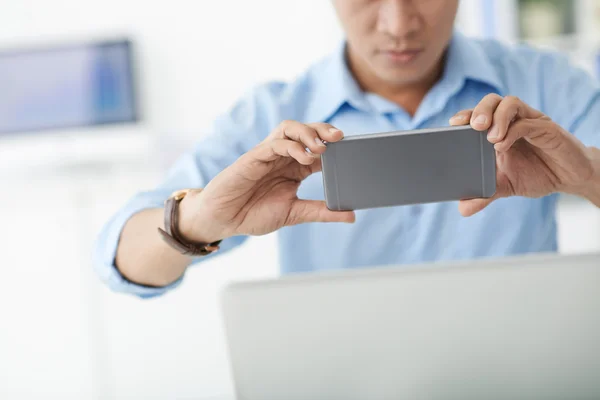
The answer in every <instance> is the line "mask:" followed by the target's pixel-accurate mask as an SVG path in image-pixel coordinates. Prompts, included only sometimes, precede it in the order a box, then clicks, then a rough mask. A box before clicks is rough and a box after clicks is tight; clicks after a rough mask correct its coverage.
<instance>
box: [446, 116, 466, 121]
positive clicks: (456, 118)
mask: <svg viewBox="0 0 600 400" xmlns="http://www.w3.org/2000/svg"><path fill="white" fill-rule="evenodd" d="M464 120H465V116H464V115H455V116H454V117H452V118H450V122H462V121H464Z"/></svg>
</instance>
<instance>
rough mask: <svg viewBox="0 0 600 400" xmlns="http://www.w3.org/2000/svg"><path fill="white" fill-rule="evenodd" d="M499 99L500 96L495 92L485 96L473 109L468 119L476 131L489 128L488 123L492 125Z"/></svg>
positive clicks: (500, 98) (500, 99)
mask: <svg viewBox="0 0 600 400" xmlns="http://www.w3.org/2000/svg"><path fill="white" fill-rule="evenodd" d="M501 101H502V97H501V96H499V95H497V94H495V93H491V94H488V95H487V96H485V97H484V98H483V99H482V100H481V101H480V102H479V104H477V106H476V107H475V108H474V109H473V114H472V115H471V121H470V123H471V126H472V127H473V128H475V129H477V130H478V131H485V130H486V129H489V127H490V125H492V118H493V116H494V112H495V111H496V107H498V104H500V102H501Z"/></svg>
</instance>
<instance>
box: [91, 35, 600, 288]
mask: <svg viewBox="0 0 600 400" xmlns="http://www.w3.org/2000/svg"><path fill="white" fill-rule="evenodd" d="M343 54H344V45H343V44H342V45H340V47H339V48H338V49H337V51H335V52H334V53H333V54H332V55H331V56H330V57H327V58H325V59H324V60H321V61H320V62H318V63H316V64H315V65H313V66H312V67H311V68H309V69H308V70H307V71H306V72H305V73H304V74H303V75H302V76H300V77H299V78H298V79H297V80H296V81H294V82H291V83H283V82H272V83H268V84H263V85H260V86H258V87H256V88H254V90H252V91H251V92H249V93H247V94H246V95H245V96H243V98H241V99H240V100H239V101H238V102H237V103H236V104H235V105H233V107H232V108H231V109H230V110H229V111H228V112H226V113H224V114H223V115H222V116H220V117H219V118H218V119H217V120H216V121H215V123H214V127H213V130H212V131H211V132H210V134H209V135H207V136H206V137H204V138H203V139H202V140H201V141H200V143H198V145H197V146H195V148H193V149H191V150H190V151H189V152H188V153H187V154H185V155H183V156H182V157H181V158H180V159H179V160H178V161H177V162H176V163H175V165H174V166H173V167H172V169H170V171H169V172H168V174H167V176H166V178H165V179H164V181H163V182H162V184H160V185H159V186H158V187H156V188H155V189H154V190H151V191H147V192H142V193H139V194H137V195H136V196H134V197H133V198H132V199H131V200H130V201H129V202H128V203H127V204H125V205H124V207H123V208H122V209H121V210H120V211H118V212H117V213H116V214H115V215H114V217H113V218H112V219H111V220H110V221H108V223H107V224H106V225H105V227H104V228H103V230H102V232H101V233H100V235H99V238H98V240H97V242H96V245H95V251H94V265H95V269H96V271H97V273H98V274H99V275H100V277H101V278H102V279H103V280H104V281H105V282H106V284H107V285H108V286H109V287H110V288H111V289H113V290H115V291H122V292H128V293H132V294H135V295H138V296H140V297H152V296H156V295H160V294H163V293H165V292H166V291H168V290H170V289H172V288H174V287H176V286H177V285H178V284H179V283H180V282H181V279H180V280H179V281H177V282H175V283H174V284H172V285H170V286H168V287H162V288H154V287H145V286H141V285H137V284H134V283H132V282H129V281H128V280H127V279H125V278H124V277H123V276H122V275H121V274H120V273H119V271H118V270H117V269H116V267H115V253H116V248H117V243H118V240H119V235H120V232H121V230H122V228H123V226H124V225H125V223H126V221H127V220H128V219H129V218H130V217H131V216H132V215H133V214H135V213H137V212H139V211H140V210H143V209H147V208H153V207H162V205H163V202H164V200H165V199H166V198H167V197H168V196H169V194H171V192H173V191H175V190H177V189H181V188H189V187H192V188H193V187H204V186H205V185H206V184H207V182H209V181H210V180H211V179H212V178H213V177H214V176H215V175H217V174H218V173H219V172H220V171H221V170H223V169H224V168H225V167H227V166H228V165H230V164H231V163H233V162H234V161H235V160H236V159H237V158H238V157H239V156H240V155H241V154H243V153H245V152H246V151H248V150H250V149H251V148H252V147H254V146H255V145H256V144H258V143H259V142H260V141H261V140H263V139H264V138H265V136H266V135H268V134H269V133H270V132H271V130H272V129H273V128H274V127H276V126H277V125H278V124H279V123H280V122H281V121H283V120H297V121H302V122H305V123H309V122H329V123H331V124H333V125H334V126H336V127H338V128H340V129H341V130H343V131H344V133H345V134H346V135H347V136H348V135H354V134H363V133H374V132H382V131H392V130H409V129H417V128H426V127H440V126H447V125H448V120H449V118H450V117H451V116H453V115H454V114H455V113H456V112H458V111H460V110H463V109H469V108H473V107H474V106H475V105H477V103H478V102H479V101H480V100H481V99H482V98H483V97H484V96H485V95H487V94H489V93H498V94H500V95H501V96H506V95H513V96H517V97H519V98H521V99H522V100H523V101H525V102H526V103H528V104H529V105H531V106H532V107H534V108H536V109H538V110H540V111H542V112H544V113H545V114H547V115H548V116H550V117H551V118H552V119H553V120H554V121H555V122H556V123H558V124H559V125H561V126H562V127H564V128H565V129H567V130H568V131H569V132H571V133H572V134H574V135H576V136H578V137H579V138H580V139H581V140H582V141H583V142H584V143H585V144H587V145H591V146H592V145H593V146H596V147H600V85H599V83H598V82H597V81H596V80H595V79H594V78H592V77H591V76H590V75H588V74H587V73H585V72H583V71H582V70H580V69H577V68H575V67H574V66H572V65H570V64H569V61H568V60H567V58H566V57H564V56H562V55H559V54H556V53H549V52H542V51H539V50H535V49H532V48H528V47H526V46H519V47H506V46H505V45H502V44H500V43H498V42H496V41H493V40H486V41H480V40H475V39H471V38H467V37H465V36H463V35H461V34H459V33H456V34H455V35H454V36H453V38H452V40H451V43H450V46H449V50H448V55H447V59H446V60H447V62H446V66H445V70H444V73H443V76H442V78H441V79H440V81H439V82H437V83H436V84H435V86H434V87H433V88H432V89H431V90H430V91H429V93H428V94H427V95H426V96H425V98H424V100H423V102H422V103H421V105H420V107H419V108H418V111H417V112H416V114H415V115H414V116H413V117H411V116H410V115H409V114H408V113H406V112H405V111H404V110H403V109H401V108H400V107H399V106H397V105H396V104H394V103H392V102H390V101H388V100H386V99H384V98H382V97H380V96H378V95H376V94H372V93H364V92H363V91H361V89H360V88H359V86H358V85H357V83H356V82H355V80H354V79H353V77H352V75H351V74H350V72H349V70H348V68H347V66H346V64H345V61H344V55H343ZM321 179H322V177H321V174H320V173H319V174H315V175H312V176H310V177H309V178H308V179H307V180H306V181H304V182H303V183H302V185H301V186H300V189H299V193H298V196H299V197H300V198H305V199H319V200H323V198H324V197H323V196H324V194H323V186H322V181H321ZM556 202H557V197H556V195H551V196H547V197H544V198H540V199H528V198H521V197H513V198H508V199H501V200H498V201H496V202H494V203H493V204H492V205H490V206H489V207H488V208H486V209H485V210H484V211H482V212H481V213H479V214H477V215H475V216H473V217H470V218H464V217H462V216H461V215H460V214H459V212H458V208H457V203H456V202H446V203H434V204H424V205H412V206H402V207H389V208H380V209H372V210H362V211H358V212H357V213H356V214H357V215H356V223H355V224H352V225H348V224H322V223H312V224H303V225H299V226H293V227H286V228H283V229H281V230H280V231H279V232H278V234H279V240H278V243H279V247H280V248H279V260H280V267H281V272H282V273H290V272H305V271H317V270H328V269H339V268H358V267H367V266H384V265H398V264H415V263H421V262H430V261H442V260H460V259H474V258H478V257H491V256H506V255H515V254H523V253H528V252H548V251H556V249H557V229H556V220H555V208H556ZM245 239H246V238H245V237H233V238H229V239H226V240H224V241H223V243H222V250H221V252H220V253H222V252H225V251H227V250H230V249H232V248H234V247H236V246H239V245H241V244H242V243H243V242H244V240H245ZM220 253H216V254H215V255H211V256H208V257H206V258H200V259H198V261H197V262H202V260H206V259H208V258H212V257H216V256H218V254H220Z"/></svg>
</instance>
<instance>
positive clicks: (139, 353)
mask: <svg viewBox="0 0 600 400" xmlns="http://www.w3.org/2000/svg"><path fill="white" fill-rule="evenodd" d="M457 25H458V29H460V30H462V31H464V32H465V33H467V34H469V35H472V36H477V37H496V38H500V39H501V40H504V41H507V42H518V41H523V40H525V41H528V42H531V43H533V44H535V45H537V46H542V47H548V48H554V49H557V50H559V51H563V52H566V53H568V54H569V55H570V56H571V57H572V58H573V60H574V62H576V63H578V64H580V65H581V66H583V67H584V68H586V69H588V70H589V71H590V73H592V74H594V75H595V76H598V77H599V78H600V0H575V1H561V0H462V1H461V10H460V15H459V18H458V21H457ZM341 37H342V36H341V31H340V28H339V26H338V24H337V21H336V19H335V15H334V13H333V10H332V8H331V5H330V3H329V2H328V1H325V0H302V1H300V0H252V1H248V0H230V1H191V0H189V1H183V0H171V1H169V2H152V1H142V0H103V1H98V0H18V1H17V0H0V175H1V185H2V193H3V195H2V196H0V214H1V218H0V220H1V221H2V233H1V234H0V235H1V240H0V243H1V244H0V248H1V251H0V267H1V271H2V283H3V284H2V288H1V289H0V399H33V398H36V399H37V398H39V399H41V398H44V399H54V398H57V399H193V398H194V399H197V398H203V397H210V396H212V395H220V394H228V393H231V391H232V389H231V377H230V373H229V369H228V364H227V355H226V349H225V343H224V339H223V335H222V333H223V332H222V328H221V325H220V314H219V305H218V291H219V289H220V288H221V287H222V286H223V285H224V284H225V283H226V282H228V281H230V280H232V279H245V278H256V277H267V276H275V275H276V274H277V271H278V268H277V261H276V257H277V254H276V251H275V249H276V247H275V244H276V243H275V241H276V238H275V237H274V236H272V235H270V236H265V237H261V238H253V239H251V240H250V241H249V243H247V244H246V245H244V246H243V247H242V248H240V249H238V250H235V251H233V252H232V253H230V254H227V255H224V256H222V257H219V258H218V259H216V260H213V261H211V262H207V263H205V264H203V265H202V266H199V267H197V268H194V269H192V270H191V271H190V273H189V274H188V275H187V279H186V280H185V282H184V283H183V285H182V286H181V287H180V288H179V289H178V290H176V291H174V292H172V293H170V294H168V295H167V296H163V297H161V298H157V299H152V300H140V299H137V298H134V297H130V296H125V295H118V294H114V293H111V292H109V291H108V289H106V288H105V287H104V286H102V284H101V283H100V282H99V281H98V279H97V278H96V276H95V275H94V273H93V271H92V268H91V257H90V253H91V246H92V241H93V240H94V238H95V236H96V234H97V233H98V231H99V230H100V228H101V226H102V224H103V223H104V222H105V221H106V220H107V218H108V217H109V216H111V215H112V213H114V212H115V211H116V210H117V209H118V208H119V207H120V206H122V205H123V203H124V202H125V201H126V200H127V199H128V198H129V197H130V196H131V195H133V193H135V192H137V191H139V190H143V189H146V188H151V187H152V186H153V185H155V184H156V183H157V182H158V180H159V179H160V178H161V176H162V174H163V173H164V171H165V168H167V167H168V166H169V165H170V163H171V162H172V161H173V160H174V159H175V158H176V157H177V156H178V155H179V154H180V153H181V151H182V150H183V149H185V148H186V147H187V146H190V145H191V144H193V143H194V142H196V141H197V140H198V139H199V138H201V137H202V132H204V131H205V130H206V128H207V127H208V126H209V124H210V122H211V121H212V120H213V118H215V116H216V115H217V114H219V113H220V112H223V111H224V110H226V108H227V107H229V106H230V105H231V104H232V103H233V101H235V100H236V99H237V98H238V97H239V96H240V95H241V94H243V93H244V91H246V90H247V89H248V88H250V87H251V86H253V85H255V84H257V83H260V82H264V81H267V80H273V79H285V80H290V79H293V78H294V76H295V75H297V74H299V73H300V72H301V71H303V70H304V69H305V68H306V67H308V66H309V65H310V64H312V63H313V62H314V61H315V60H317V59H318V58H320V57H322V56H324V55H326V54H327V53H329V52H330V51H331V50H332V48H333V47H334V46H335V45H336V44H337V43H338V42H339V40H340V39H341ZM559 78H560V77H557V79H559ZM559 224H560V236H559V239H560V251H561V252H565V253H569V252H571V253H572V252H588V251H597V250H600V212H599V211H598V210H597V209H594V208H593V207H592V206H590V205H587V204H586V203H584V202H583V201H580V200H577V199H572V198H565V199H563V200H562V201H561V206H560V212H559Z"/></svg>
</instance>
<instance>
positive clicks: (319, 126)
mask: <svg viewBox="0 0 600 400" xmlns="http://www.w3.org/2000/svg"><path fill="white" fill-rule="evenodd" d="M308 126H310V127H311V128H313V129H315V130H316V131H317V134H318V135H319V137H320V138H321V139H322V140H324V141H326V142H330V143H334V142H339V141H340V140H342V139H343V138H344V133H343V132H342V131H341V130H340V129H338V128H336V127H335V126H333V125H331V124H326V123H320V122H319V123H313V124H308Z"/></svg>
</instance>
